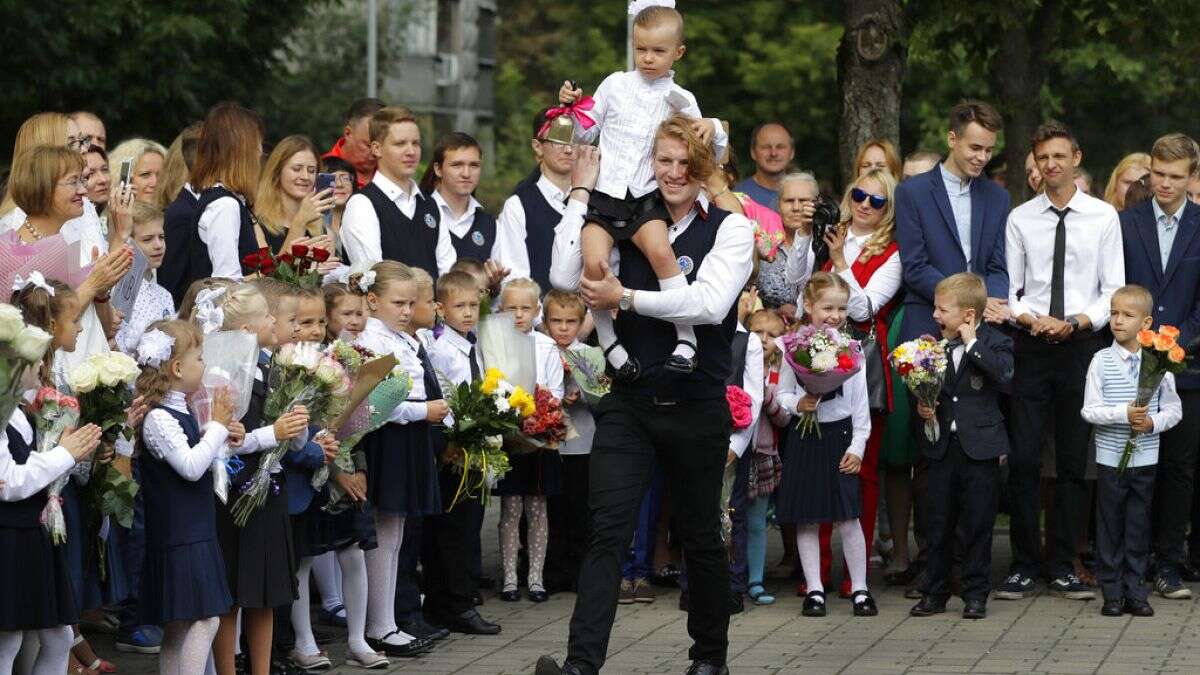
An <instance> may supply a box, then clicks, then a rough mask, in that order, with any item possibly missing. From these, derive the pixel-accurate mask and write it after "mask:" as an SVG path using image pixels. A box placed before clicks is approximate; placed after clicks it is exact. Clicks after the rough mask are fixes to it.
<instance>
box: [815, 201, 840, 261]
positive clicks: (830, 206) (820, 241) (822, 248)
mask: <svg viewBox="0 0 1200 675" xmlns="http://www.w3.org/2000/svg"><path fill="white" fill-rule="evenodd" d="M841 219H842V211H841V209H839V208H838V205H837V204H835V203H834V202H833V200H831V199H829V198H828V197H825V196H820V197H817V199H816V201H814V202H813V217H812V250H813V254H814V255H815V256H816V258H817V260H818V261H823V260H825V259H828V258H829V245H828V244H826V243H825V233H826V232H829V230H830V228H832V227H837V225H838V222H839V221H841Z"/></svg>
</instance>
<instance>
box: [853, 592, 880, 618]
mask: <svg viewBox="0 0 1200 675" xmlns="http://www.w3.org/2000/svg"><path fill="white" fill-rule="evenodd" d="M850 604H851V605H852V606H853V607H854V616H879V607H878V606H877V605H876V604H875V598H874V596H872V595H871V591H854V592H853V593H851V594H850Z"/></svg>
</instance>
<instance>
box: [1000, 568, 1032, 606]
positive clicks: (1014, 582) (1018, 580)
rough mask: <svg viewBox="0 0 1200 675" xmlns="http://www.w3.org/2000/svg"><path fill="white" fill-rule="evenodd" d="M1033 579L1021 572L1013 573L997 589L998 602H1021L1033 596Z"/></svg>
mask: <svg viewBox="0 0 1200 675" xmlns="http://www.w3.org/2000/svg"><path fill="white" fill-rule="evenodd" d="M1033 589H1034V584H1033V577H1027V576H1025V575H1024V574H1021V573H1020V572H1013V573H1012V574H1010V575H1009V576H1008V578H1007V579H1005V580H1004V583H1002V584H1000V585H999V586H998V587H997V588H996V599H997V600H1021V599H1023V598H1025V597H1026V596H1029V595H1033Z"/></svg>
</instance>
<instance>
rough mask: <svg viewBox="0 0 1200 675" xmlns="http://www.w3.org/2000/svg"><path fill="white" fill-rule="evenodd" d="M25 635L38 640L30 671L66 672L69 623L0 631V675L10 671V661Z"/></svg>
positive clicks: (43, 673) (46, 674)
mask: <svg viewBox="0 0 1200 675" xmlns="http://www.w3.org/2000/svg"><path fill="white" fill-rule="evenodd" d="M26 635H29V636H31V637H34V636H36V640H37V642H38V643H39V649H38V652H37V658H36V659H35V660H34V661H33V666H32V669H31V670H30V675H63V673H65V672H67V663H68V662H69V661H70V658H71V643H72V642H73V641H74V637H73V635H72V633H71V627H70V626H58V627H55V628H46V629H43V630H36V631H25V632H22V631H19V630H14V631H3V632H0V675H12V672H13V663H14V662H15V661H16V659H17V653H18V652H19V651H21V643H22V641H23V640H24V637H25V636H26Z"/></svg>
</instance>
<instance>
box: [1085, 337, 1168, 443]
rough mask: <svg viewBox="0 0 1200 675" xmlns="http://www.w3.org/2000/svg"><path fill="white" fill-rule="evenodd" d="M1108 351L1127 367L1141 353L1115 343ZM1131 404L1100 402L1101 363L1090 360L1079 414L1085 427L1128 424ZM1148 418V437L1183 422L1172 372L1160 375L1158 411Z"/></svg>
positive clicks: (1102, 394) (1097, 360) (1102, 395)
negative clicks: (1090, 425) (1111, 351)
mask: <svg viewBox="0 0 1200 675" xmlns="http://www.w3.org/2000/svg"><path fill="white" fill-rule="evenodd" d="M1111 349H1112V350H1113V353H1114V354H1116V355H1117V357H1118V358H1120V359H1121V363H1123V364H1128V363H1129V360H1130V359H1132V358H1134V357H1135V356H1138V357H1139V358H1140V355H1141V352H1142V350H1140V349H1139V350H1138V351H1137V352H1129V351H1126V350H1125V348H1124V347H1122V346H1121V345H1119V344H1117V342H1116V340H1114V341H1113V343H1112V347H1111ZM1132 403H1133V402H1132V401H1130V402H1129V403H1125V404H1122V405H1107V404H1106V403H1105V402H1104V362H1103V361H1102V360H1101V359H1099V358H1093V359H1092V363H1091V365H1089V366H1088V372H1087V380H1086V381H1085V383H1084V389H1083V409H1082V410H1080V411H1079V414H1080V415H1081V416H1082V417H1083V419H1084V420H1086V421H1087V422H1088V423H1089V424H1129V409H1128V408H1129V405H1130V404H1132ZM1149 417H1150V421H1151V422H1152V423H1153V425H1154V430H1153V431H1151V432H1150V433H1152V434H1159V433H1162V432H1163V431H1165V430H1167V429H1170V428H1171V427H1173V426H1175V425H1176V424H1179V421H1180V420H1182V419H1183V403H1182V402H1181V401H1180V400H1179V392H1178V391H1176V390H1175V376H1174V375H1173V374H1172V373H1167V374H1166V375H1163V379H1162V385H1161V386H1160V388H1159V390H1158V411H1157V412H1152V413H1150V414H1149Z"/></svg>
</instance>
